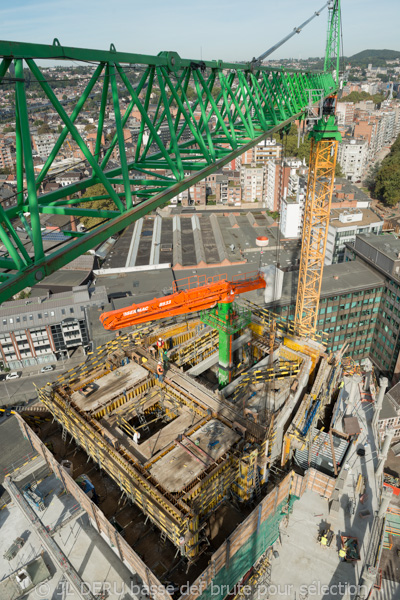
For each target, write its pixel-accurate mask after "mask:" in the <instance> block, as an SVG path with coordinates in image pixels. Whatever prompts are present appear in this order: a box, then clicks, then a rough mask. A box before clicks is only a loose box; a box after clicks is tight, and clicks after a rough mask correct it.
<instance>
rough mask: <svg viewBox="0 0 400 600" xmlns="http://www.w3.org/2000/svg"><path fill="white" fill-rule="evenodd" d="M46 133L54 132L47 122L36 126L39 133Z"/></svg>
mask: <svg viewBox="0 0 400 600" xmlns="http://www.w3.org/2000/svg"><path fill="white" fill-rule="evenodd" d="M46 133H54V132H53V130H52V128H51V127H49V125H47V123H45V124H44V125H41V127H39V128H38V134H39V135H43V134H46Z"/></svg>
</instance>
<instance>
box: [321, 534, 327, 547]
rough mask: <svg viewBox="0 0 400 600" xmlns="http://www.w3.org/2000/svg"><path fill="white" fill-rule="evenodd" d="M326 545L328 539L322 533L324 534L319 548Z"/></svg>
mask: <svg viewBox="0 0 400 600" xmlns="http://www.w3.org/2000/svg"><path fill="white" fill-rule="evenodd" d="M327 545H328V538H327V536H326V533H324V534H323V535H322V536H321V546H327Z"/></svg>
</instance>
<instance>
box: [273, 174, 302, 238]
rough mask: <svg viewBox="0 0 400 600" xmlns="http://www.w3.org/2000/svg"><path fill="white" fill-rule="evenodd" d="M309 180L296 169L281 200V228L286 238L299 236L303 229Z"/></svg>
mask: <svg viewBox="0 0 400 600" xmlns="http://www.w3.org/2000/svg"><path fill="white" fill-rule="evenodd" d="M306 191H307V180H306V179H305V178H304V177H302V176H300V175H299V174H298V173H297V172H296V171H294V172H293V173H291V174H290V176H289V181H288V193H287V196H286V198H285V197H284V198H283V199H282V201H281V218H280V222H279V228H280V230H281V233H282V235H283V236H284V237H285V238H299V237H301V234H302V231H303V219H304V204H305V198H306Z"/></svg>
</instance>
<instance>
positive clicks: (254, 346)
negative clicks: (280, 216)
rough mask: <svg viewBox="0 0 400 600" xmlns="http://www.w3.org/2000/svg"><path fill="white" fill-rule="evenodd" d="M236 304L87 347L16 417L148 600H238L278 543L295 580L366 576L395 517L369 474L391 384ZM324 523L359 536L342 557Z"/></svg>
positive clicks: (274, 571)
mask: <svg viewBox="0 0 400 600" xmlns="http://www.w3.org/2000/svg"><path fill="white" fill-rule="evenodd" d="M254 281H255V280H254V279H253V282H254ZM257 281H258V279H257ZM247 285H248V281H247ZM197 289H199V288H197ZM262 292H264V290H262ZM257 293H258V292H257V291H256V292H254V291H253V292H248V294H250V295H251V294H253V297H254V294H257ZM240 302H241V307H240V306H238V305H236V304H233V303H232V304H229V307H230V310H231V311H232V314H231V319H230V328H228V329H227V327H226V324H225V325H224V327H223V329H222V325H221V323H219V324H218V325H219V327H220V328H221V329H220V330H218V329H215V328H212V327H211V326H210V325H209V322H210V316H213V311H214V313H215V312H218V309H212V310H209V311H208V312H207V311H206V312H205V313H204V314H203V315H202V316H200V315H199V314H197V313H196V314H194V315H191V316H190V317H186V318H184V319H183V318H180V319H179V318H171V317H170V318H169V319H167V320H165V321H164V322H160V321H159V320H158V321H157V322H156V323H146V324H141V325H138V326H137V327H135V328H134V329H132V331H130V332H129V333H127V334H121V335H119V336H117V337H116V338H115V340H113V341H111V342H109V343H108V344H106V345H105V346H102V347H99V348H97V349H96V350H95V351H94V352H93V353H92V354H91V355H90V356H89V357H88V359H87V360H86V361H85V362H84V363H82V364H81V365H80V366H79V367H78V368H76V369H73V370H71V371H69V372H66V373H64V374H63V375H61V376H59V378H58V380H56V381H55V382H54V383H51V384H48V385H47V386H45V387H44V388H42V389H40V390H38V394H39V397H40V400H41V402H42V407H37V408H36V409H35V408H32V409H31V410H30V411H29V410H26V411H25V413H24V416H23V418H21V417H20V416H19V415H17V418H18V421H19V424H20V427H21V429H22V431H23V434H24V437H26V438H27V439H28V440H29V442H30V444H31V445H32V447H33V450H34V451H35V452H37V453H39V454H40V455H42V457H43V458H44V459H45V463H46V464H47V467H48V469H49V473H50V474H55V475H56V477H57V479H58V480H59V481H60V482H61V483H62V485H63V486H64V488H65V490H66V491H67V492H68V495H71V496H73V497H74V498H75V500H76V501H77V502H78V504H79V506H80V508H81V509H83V510H84V511H85V512H86V513H87V515H88V517H89V520H90V522H91V524H92V526H93V527H94V528H95V530H97V531H98V532H99V533H100V534H101V535H102V536H103V538H104V539H105V540H106V541H108V543H109V544H110V545H111V547H114V548H115V549H116V551H117V555H118V556H119V557H120V559H121V560H122V561H123V563H124V564H125V566H127V567H128V569H130V571H131V572H132V573H133V574H135V576H137V577H139V578H140V581H142V582H143V585H144V586H145V588H146V590H148V588H149V587H151V589H152V590H153V591H152V592H150V596H151V597H154V598H164V599H165V598H168V597H169V596H170V595H173V596H174V597H175V598H177V597H179V596H184V597H185V598H187V597H190V598H191V599H193V600H195V598H197V597H200V596H201V597H202V598H211V597H218V598H221V599H222V598H224V597H225V596H226V595H228V594H229V593H231V594H233V596H235V597H236V596H237V597H241V596H242V595H243V592H242V591H241V585H244V583H243V582H246V585H247V586H250V587H249V589H251V592H252V595H254V596H255V595H256V593H257V590H259V589H260V586H261V585H262V584H264V585H269V586H270V585H271V584H275V585H277V584H278V583H279V584H280V582H282V585H283V584H287V583H288V581H289V580H288V574H287V572H286V570H285V568H284V564H285V561H284V558H283V557H284V555H285V552H289V557H290V558H288V560H290V561H291V563H292V564H293V565H296V561H300V563H299V565H298V566H299V568H294V569H293V573H292V575H293V574H296V576H295V581H294V585H295V589H298V587H300V586H301V585H302V584H303V585H304V584H306V583H308V581H310V582H311V581H312V578H311V577H312V572H313V571H314V578H315V577H316V576H317V574H318V569H321V568H322V569H323V570H324V571H326V573H327V575H326V576H328V574H329V578H328V580H327V583H329V579H330V578H332V579H331V581H347V582H348V583H351V584H354V585H356V584H358V585H370V587H371V586H374V585H377V587H378V583H377V582H378V580H379V562H380V560H381V555H382V552H384V551H385V548H386V549H389V550H390V548H389V545H390V544H388V540H389V538H388V536H390V539H392V534H393V531H394V529H393V522H392V521H393V520H395V519H396V518H397V517H396V516H395V515H396V514H397V513H398V512H399V507H398V508H396V507H395V506H393V507H392V508H391V509H390V511H391V512H389V513H387V514H388V516H389V519H388V527H390V531H389V530H387V528H385V521H386V509H387V507H388V505H389V502H390V500H391V498H392V490H388V489H387V488H383V487H382V485H381V484H380V483H379V481H380V478H381V477H382V472H383V464H384V453H385V452H386V453H387V451H388V448H389V445H390V440H389V443H388V442H387V440H386V438H385V441H384V443H383V446H382V443H381V440H379V439H378V438H377V436H376V435H375V433H374V429H373V420H374V415H376V414H377V412H378V413H379V408H378V407H379V404H380V403H381V402H382V399H383V395H384V392H385V389H386V385H387V383H386V384H385V381H381V386H380V389H378V388H377V384H376V380H375V377H374V374H373V371H372V370H370V371H369V372H367V373H361V371H358V370H357V369H356V368H355V367H354V366H352V365H351V363H350V362H349V361H348V360H347V359H344V358H343V356H342V353H337V354H336V355H330V356H328V355H327V354H326V353H325V352H324V347H323V344H322V343H321V341H320V339H319V337H318V336H317V335H313V336H309V337H307V338H304V337H303V338H302V337H300V336H298V335H297V336H296V335H294V333H293V325H290V324H288V323H284V322H283V321H280V320H279V319H278V318H276V317H274V316H273V315H272V314H271V313H268V311H266V310H265V309H263V308H259V309H257V308H256V306H255V304H252V311H250V310H249V309H248V308H247V309H246V308H245V306H249V305H250V303H249V301H248V300H246V299H245V297H241V300H240ZM125 312H126V311H125ZM243 312H245V313H246V319H245V320H243V319H244V318H243ZM139 314H140V313H139ZM214 317H215V314H214ZM113 318H115V315H114V317H113ZM129 318H132V316H131V315H130V317H129ZM137 318H139V317H137ZM235 320H236V327H235ZM173 321H175V322H173ZM228 322H229V321H228ZM271 323H273V324H274V325H273V326H272V327H271ZM216 325H217V323H214V327H216ZM271 329H273V330H274V336H273V339H272V337H271ZM291 330H292V331H291ZM232 331H235V333H232ZM219 336H222V337H225V338H226V339H225V340H224V343H220V345H219ZM160 338H161V340H162V342H163V345H162V347H161V348H160V344H159V345H158V346H157V342H159V341H160ZM226 344H227V346H228V348H230V352H231V361H230V363H229V364H228V366H227V368H228V373H229V376H228V379H229V381H228V382H226V380H225V378H226V372H227V371H226V367H225V366H224V365H223V360H224V350H225V346H226ZM218 348H219V350H218ZM221 349H222V352H221ZM161 352H162V353H163V356H164V359H163V362H164V364H165V370H164V373H163V376H162V377H159V376H158V374H157V367H158V365H159V362H160V361H159V355H160V353H161ZM233 365H235V366H233ZM221 378H222V380H223V381H224V385H223V386H221V384H220V381H221ZM342 382H343V384H342ZM365 396H368V400H369V401H367V402H366V401H363V400H365ZM49 417H53V419H51V418H49ZM388 435H389V434H388ZM387 437H388V436H387ZM389 437H390V436H389ZM364 438H368V440H369V442H368V443H369V445H368V446H367V445H364ZM379 446H380V448H379ZM360 448H361V449H362V450H363V451H364V452H360V451H359V450H360ZM378 451H379V453H380V454H379V456H381V457H383V458H381V459H380V460H379V462H377V460H376V456H377V453H378ZM369 453H371V454H370V455H369ZM366 454H367V455H368V460H366ZM374 459H375V460H374ZM351 472H353V475H350V473H351ZM11 476H12V474H11ZM375 480H376V483H375ZM372 482H373V483H372ZM10 485H11V484H10ZM7 486H8V484H7ZM7 489H8V488H7ZM39 489H40V486H38V488H36V490H39ZM299 511H300V514H301V515H302V519H306V520H307V521H309V522H310V524H311V523H312V522H313V521H314V522H315V523H314V527H313V528H312V529H311V527H310V530H309V531H308V532H307V534H305V533H303V529H302V526H301V527H300V530H297V531H296V529H298V526H297V527H296V523H297V522H298V516H296V515H298V514H299ZM396 511H397V512H396ZM39 516H40V513H39ZM316 516H317V517H318V518H315V517H316ZM321 516H324V518H323V519H321V518H320V517H321ZM292 528H293V530H292ZM329 532H331V534H332V535H331V539H330V542H331V541H332V540H334V533H335V534H336V533H337V534H338V535H339V532H340V534H341V536H342V537H340V539H341V540H342V538H343V536H348V537H349V538H354V539H357V543H358V547H357V548H356V549H355V550H354V549H353V548H350V550H349V552H355V555H354V556H353V557H352V558H351V560H350V557H349V559H348V560H346V561H345V562H340V561H339V559H338V554H337V549H334V548H333V547H334V546H335V543H334V542H332V547H331V548H329V551H330V553H327V554H323V555H322V556H321V555H320V552H321V550H317V548H318V545H317V544H318V541H319V542H320V540H321V537H323V536H324V534H325V533H327V534H328V533H329ZM395 534H396V532H395ZM291 536H292V539H290V537H291ZM293 536H294V537H293ZM308 536H309V538H310V539H309V540H308V542H309V545H310V547H309V548H307V550H305V549H304V550H301V548H302V547H303V546H302V545H303V544H304V543H306V540H307V537H308ZM385 536H386V537H385ZM346 539H347V538H346ZM385 540H386V542H385ZM320 543H321V542H320ZM360 548H361V550H360ZM299 549H300V551H299ZM304 553H307V554H308V555H309V558H308V559H307V562H308V566H307V568H304V569H303V568H302V567H301V568H300V565H301V561H302V560H303V559H302V556H303V555H304ZM279 556H281V558H277V557H279ZM321 560H322V561H325V562H326V563H327V564H326V565H325V564H323V563H320V561H321ZM282 561H283V565H282V567H280V564H282ZM353 561H356V562H354V564H353ZM358 561H360V562H358ZM355 564H357V565H363V566H362V567H360V568H358V567H357V572H356V573H355V572H354V568H353V567H354V565H355ZM282 568H283V571H281V569H282ZM371 569H372V571H371ZM370 573H372V574H373V576H372V575H371V574H370ZM368 574H369V575H368ZM368 577H369V579H368ZM380 577H381V578H382V573H380ZM319 579H321V580H323V583H325V580H324V578H323V577H322V576H321V574H320V573H319ZM360 582H361V583H360ZM289 583H290V582H289ZM168 586H169V587H168ZM171 586H172V587H171ZM185 586H186V588H185ZM187 586H189V587H187ZM216 590H219V591H218V593H217V591H216ZM376 593H378V590H377V589H376ZM272 595H273V594H272ZM78 597H79V596H78ZM344 597H347V596H346V594H345V596H344ZM348 597H351V594H350V595H349V596H348ZM365 597H366V596H365Z"/></svg>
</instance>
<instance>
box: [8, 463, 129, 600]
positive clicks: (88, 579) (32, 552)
mask: <svg viewBox="0 0 400 600" xmlns="http://www.w3.org/2000/svg"><path fill="white" fill-rule="evenodd" d="M26 480H28V481H31V480H32V473H30V474H29V475H28V477H27V478H25V481H22V482H19V483H18V487H19V488H20V489H21V486H22V485H23V484H24V483H25V482H26ZM38 490H39V491H40V493H41V494H42V495H43V496H44V498H45V506H46V508H45V510H44V511H39V510H38V511H36V512H37V515H38V516H39V518H40V519H41V521H42V522H43V524H44V525H45V526H46V527H47V529H48V531H49V533H50V534H51V535H52V537H53V540H54V541H55V542H56V543H57V544H58V546H59V547H60V548H61V550H62V551H63V552H64V554H65V555H66V557H67V558H68V560H69V561H70V563H71V564H72V566H73V567H74V568H75V569H76V571H77V572H78V573H79V575H80V576H81V578H82V582H83V583H82V586H83V588H82V591H83V592H85V591H86V590H90V591H91V592H93V594H96V593H100V592H101V591H102V588H103V586H104V585H106V587H105V588H104V590H105V589H107V590H108V592H109V595H108V596H107V598H108V599H109V600H128V599H130V598H137V596H136V595H135V591H136V588H135V587H133V584H134V583H135V584H136V583H137V581H138V578H137V576H136V575H135V574H132V573H131V571H129V569H128V568H127V567H126V566H125V565H124V564H123V563H122V561H121V560H120V558H119V557H118V556H117V555H116V553H115V551H114V550H113V549H112V548H111V547H110V546H109V545H108V543H107V541H106V540H104V539H103V538H102V537H101V536H100V535H99V534H98V532H97V531H96V530H95V529H94V528H93V526H92V524H91V522H90V520H89V518H88V516H87V514H86V513H84V514H83V515H82V511H81V509H80V506H79V505H77V503H76V500H75V498H74V497H73V496H71V495H69V494H65V493H62V492H63V488H62V485H61V482H60V481H59V480H58V479H57V478H56V477H55V476H54V475H53V474H47V475H46V477H45V478H44V479H42V481H40V482H39V484H38ZM0 528H1V536H0V580H1V579H3V578H4V577H6V576H7V575H8V574H10V573H12V572H13V571H15V570H16V569H18V568H20V567H22V566H24V565H25V564H26V563H28V562H29V561H31V560H32V559H34V558H35V557H37V556H40V555H41V553H43V558H44V561H45V564H46V567H47V569H48V570H49V572H50V576H51V578H50V579H49V580H48V581H46V582H45V583H42V584H39V586H38V587H37V588H36V589H34V590H32V591H31V592H29V593H28V594H27V595H26V596H24V598H26V600H38V598H43V599H45V598H49V599H50V598H53V599H54V600H56V599H57V598H64V597H66V598H68V600H81V598H82V597H84V595H81V594H78V593H77V592H76V591H75V590H74V589H73V588H72V586H71V584H69V583H68V581H67V580H66V579H65V578H64V574H63V572H62V571H61V570H60V569H59V568H58V567H57V566H56V565H55V564H54V561H53V559H52V558H51V557H50V556H49V554H48V553H47V552H46V550H45V549H43V546H42V543H41V540H40V538H39V536H38V534H37V533H36V531H35V527H34V526H33V525H32V523H31V522H30V521H29V519H28V518H27V517H26V516H25V515H24V514H23V513H22V512H21V510H20V509H19V507H18V506H16V505H14V503H12V502H10V503H8V504H7V506H6V508H4V509H3V510H1V511H0ZM18 536H20V537H22V538H23V539H24V540H25V545H24V546H23V547H22V548H21V549H20V550H19V551H18V553H17V554H16V556H15V557H14V558H13V559H11V560H10V561H7V560H6V559H5V558H4V557H3V554H4V553H5V551H6V550H8V548H9V546H10V545H11V543H12V542H13V540H14V539H15V538H16V537H18ZM2 600H3V599H2Z"/></svg>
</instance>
